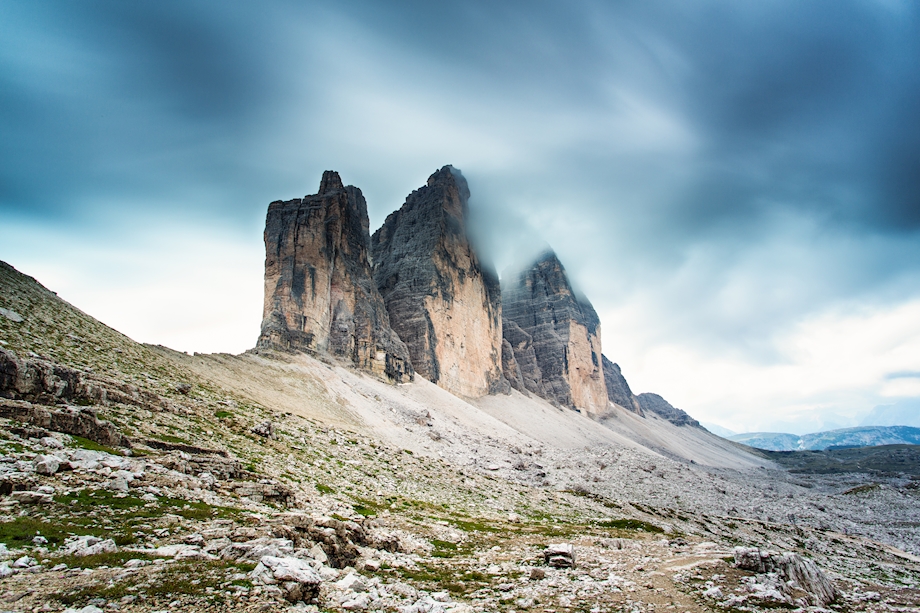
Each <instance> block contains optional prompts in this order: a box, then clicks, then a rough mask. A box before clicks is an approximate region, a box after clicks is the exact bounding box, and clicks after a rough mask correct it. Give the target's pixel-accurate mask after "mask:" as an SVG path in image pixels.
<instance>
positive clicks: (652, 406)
mask: <svg viewBox="0 0 920 613" xmlns="http://www.w3.org/2000/svg"><path fill="white" fill-rule="evenodd" d="M636 399H637V400H638V401H639V406H641V407H642V409H643V410H644V411H648V412H651V413H655V414H656V415H658V416H659V417H663V418H664V419H666V420H668V421H669V422H671V423H672V424H674V425H676V426H693V427H694V428H701V427H702V426H700V422H698V421H696V420H695V419H693V418H692V417H690V416H689V415H687V414H686V413H685V412H684V411H681V410H680V409H677V408H675V407H672V406H671V403H670V402H668V401H667V400H665V399H664V398H662V397H661V396H659V395H658V394H648V393H646V394H639V395H638V396H636Z"/></svg>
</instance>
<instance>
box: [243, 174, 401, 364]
mask: <svg viewBox="0 0 920 613" xmlns="http://www.w3.org/2000/svg"><path fill="white" fill-rule="evenodd" d="M368 228H369V223H368V217H367V204H366V202H365V200H364V196H363V195H362V194H361V190H359V189H358V188H356V187H354V186H351V185H349V186H348V187H345V186H344V185H342V180H341V179H340V178H339V175H338V173H335V172H332V171H326V172H324V173H323V179H322V182H321V183H320V188H319V192H318V193H317V194H315V195H312V196H306V197H304V198H297V199H294V200H288V201H284V202H282V201H276V202H272V203H271V204H270V205H269V206H268V215H267V217H266V221H265V302H264V305H263V311H262V332H261V334H260V336H259V341H258V347H260V348H274V349H282V350H288V351H305V352H309V353H319V354H330V355H333V356H336V357H339V358H344V359H347V360H350V361H351V362H352V363H353V364H354V365H355V366H357V367H358V368H361V369H364V370H367V371H370V372H373V373H376V374H378V375H383V376H386V377H388V378H389V379H391V380H394V381H408V380H411V379H412V367H411V364H410V360H409V351H408V349H407V348H406V346H405V345H404V344H403V343H402V341H401V340H400V339H399V337H398V336H397V334H396V333H395V332H394V331H393V329H392V328H391V327H390V319H389V316H388V314H387V310H386V306H385V304H384V302H383V298H382V297H381V296H380V293H379V292H378V291H377V286H376V284H375V283H374V280H373V276H372V274H371V265H370V261H369V258H368V242H369V239H370V236H369V230H368Z"/></svg>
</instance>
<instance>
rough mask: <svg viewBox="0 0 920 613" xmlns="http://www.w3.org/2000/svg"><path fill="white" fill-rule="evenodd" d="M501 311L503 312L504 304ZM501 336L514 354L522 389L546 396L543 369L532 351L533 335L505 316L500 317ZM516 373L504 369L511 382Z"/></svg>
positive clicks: (512, 383)
mask: <svg viewBox="0 0 920 613" xmlns="http://www.w3.org/2000/svg"><path fill="white" fill-rule="evenodd" d="M502 308H503V313H504V306H503V307H502ZM502 336H503V337H504V341H505V342H506V343H508V347H509V348H510V349H511V352H512V353H513V354H514V362H515V366H517V369H518V371H519V372H520V375H521V384H522V385H523V386H524V389H526V390H528V391H530V392H533V393H534V394H536V395H537V396H540V397H543V398H546V397H547V396H546V390H545V389H544V388H543V371H541V370H540V365H539V364H538V363H537V355H536V353H534V348H533V337H532V336H530V335H529V334H527V333H526V332H524V330H522V329H521V327H520V326H519V325H517V324H516V323H515V322H514V321H513V320H510V319H508V318H507V317H504V315H503V317H502ZM515 374H516V373H514V372H513V371H509V370H508V369H505V378H506V379H508V381H509V382H510V383H511V385H512V387H513V386H514V382H513V381H512V380H511V379H512V377H514V376H515Z"/></svg>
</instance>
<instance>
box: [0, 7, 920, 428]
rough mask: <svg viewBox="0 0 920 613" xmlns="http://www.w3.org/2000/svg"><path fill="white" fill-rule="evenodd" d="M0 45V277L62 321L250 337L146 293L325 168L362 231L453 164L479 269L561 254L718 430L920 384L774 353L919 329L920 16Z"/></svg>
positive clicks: (639, 369) (242, 313)
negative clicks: (543, 253) (466, 189)
mask: <svg viewBox="0 0 920 613" xmlns="http://www.w3.org/2000/svg"><path fill="white" fill-rule="evenodd" d="M0 41H2V42H0V129H2V130H3V134H4V139H2V140H0V160H2V162H3V163H2V164H0V216H2V217H3V221H4V223H3V229H2V230H0V236H2V237H3V238H4V240H3V243H2V247H0V257H2V258H4V259H7V260H9V261H11V263H13V264H14V265H17V266H20V267H21V268H26V272H31V273H32V274H37V271H38V270H41V271H42V273H43V274H47V275H49V276H48V279H44V278H43V279H42V280H43V281H46V282H48V283H49V284H51V283H52V279H54V280H55V281H58V280H60V281H61V282H66V280H67V279H79V280H80V286H81V287H84V288H85V290H83V291H81V292H80V293H79V296H80V298H79V301H78V306H81V307H83V308H84V309H86V310H88V311H90V312H92V313H94V314H97V315H103V314H105V316H104V317H103V319H104V320H106V321H107V322H108V323H112V324H117V326H120V327H121V328H122V329H123V330H124V331H126V332H128V333H129V334H132V331H135V330H136V332H134V334H136V335H137V337H138V338H142V339H143V340H151V341H157V340H158V339H162V340H158V342H166V343H174V344H175V345H176V346H177V347H179V348H183V349H185V348H188V349H196V350H199V351H206V350H213V349H221V350H229V349H232V350H237V351H239V350H242V349H244V348H246V346H248V344H251V341H246V342H244V340H243V339H244V338H252V336H253V335H254V334H255V333H256V332H257V330H258V318H259V312H258V309H257V307H253V304H258V300H259V299H260V291H261V286H260V284H259V283H257V282H256V283H254V286H253V287H251V288H249V287H247V288H245V289H244V288H237V287H235V286H234V285H233V284H231V283H230V281H231V279H230V278H229V277H228V278H224V279H223V280H222V281H220V283H226V284H227V285H220V286H218V285H219V284H218V279H220V278H221V277H220V275H218V276H217V277H216V278H215V279H214V280H213V283H214V284H212V285H209V287H210V291H212V292H214V293H216V294H220V295H223V296H227V297H229V296H231V295H238V296H240V300H239V306H238V311H237V312H236V314H235V315H232V316H230V315H228V317H229V319H227V322H228V323H227V324H226V327H225V328H224V332H220V331H219V330H218V328H217V327H215V328H214V332H213V333H209V335H205V336H200V335H199V336H196V335H195V334H194V333H193V332H189V330H188V329H187V328H184V327H183V325H181V324H180V321H181V320H182V316H181V315H179V313H181V312H182V311H183V310H184V311H186V312H188V317H189V318H190V320H195V318H196V317H200V315H195V314H194V313H191V311H194V310H196V309H199V308H201V309H204V308H205V307H199V306H197V305H198V304H199V300H198V299H196V301H195V302H194V303H192V301H185V303H181V302H180V301H176V302H170V301H169V300H165V301H164V300H163V298H162V296H166V295H177V296H178V295H182V294H183V293H185V294H187V295H190V296H191V295H195V296H199V294H197V293H195V292H196V291H197V290H194V288H193V285H194V283H195V281H194V279H195V278H196V277H198V278H200V277H202V276H205V275H208V274H209V273H208V271H209V270H210V271H213V270H214V267H215V266H220V263H221V262H226V263H227V265H228V266H230V265H232V267H234V268H241V269H242V268H245V269H246V270H249V268H248V267H247V266H245V265H244V264H243V263H242V262H241V261H240V260H239V259H238V258H235V257H234V256H233V255H232V254H233V253H246V254H249V253H256V252H259V251H260V250H261V236H260V233H261V224H262V221H263V219H264V214H265V207H266V205H267V203H268V202H270V201H271V200H274V199H277V198H291V197H297V196H302V195H304V194H305V193H308V192H312V191H314V190H315V189H316V184H317V182H318V180H319V177H320V176H321V173H322V171H323V170H325V169H330V168H334V169H336V170H338V171H340V172H341V173H342V176H343V178H344V179H345V181H346V182H348V183H353V184H355V185H357V186H359V187H361V188H362V190H363V191H364V193H365V195H366V196H367V198H368V204H369V212H370V215H371V224H372V226H376V225H379V224H380V223H381V222H382V220H383V219H384V218H385V216H386V215H387V214H388V213H389V212H390V211H392V210H394V209H396V208H397V207H398V206H400V204H401V203H402V201H403V199H404V198H405V196H406V195H407V194H408V193H409V192H410V191H411V190H413V189H415V188H416V187H418V186H420V185H422V184H423V182H424V180H425V178H426V177H427V176H428V174H429V173H430V172H431V171H433V170H434V169H436V168H439V167H440V166H442V165H444V164H446V163H451V164H454V165H455V166H457V167H459V168H461V169H462V170H463V172H464V174H465V175H466V176H467V178H468V179H469V181H470V185H471V188H472V191H473V196H472V200H471V207H472V218H473V225H474V231H475V234H476V237H477V241H478V243H479V244H481V245H482V248H483V250H484V251H485V252H486V253H487V255H488V257H489V258H490V259H492V260H494V261H495V263H496V265H497V267H498V268H499V269H502V268H503V267H504V266H505V265H508V264H511V263H513V262H515V261H517V260H519V259H521V258H522V257H526V256H527V255H528V254H529V253H531V252H533V251H536V250H537V249H538V246H539V245H542V244H543V241H546V242H548V243H550V244H551V245H552V246H553V247H554V248H555V249H556V250H557V252H558V253H559V254H560V256H561V258H562V260H563V261H564V262H565V264H566V268H567V269H568V270H569V271H570V272H571V274H572V275H573V277H574V281H575V282H576V284H577V286H578V287H579V288H580V289H581V290H582V291H584V292H585V293H586V294H587V295H588V296H589V297H590V298H591V300H592V302H593V303H594V304H595V306H596V307H597V310H598V312H599V313H600V315H601V317H602V321H603V330H604V346H605V347H606V348H607V349H606V353H607V354H608V355H609V356H610V357H611V358H612V359H614V360H616V361H618V362H619V363H620V364H621V366H622V367H623V369H624V373H625V374H626V375H627V377H629V378H630V381H631V383H632V382H633V381H635V384H634V387H637V388H638V389H641V390H649V391H658V392H661V393H663V394H664V395H665V396H666V397H667V398H668V399H669V400H671V401H672V402H673V403H674V404H675V405H677V406H680V407H682V408H685V409H687V410H690V411H691V412H692V413H693V414H694V415H695V416H696V417H698V418H702V419H708V420H709V421H714V420H716V421H717V420H718V419H723V421H725V423H726V425H730V427H732V428H733V429H735V430H743V429H745V426H744V423H737V422H736V421H732V423H731V424H729V423H728V422H727V421H726V420H729V419H730V418H729V417H728V416H729V415H730V414H732V413H731V411H730V410H729V408H728V407H736V408H735V409H733V410H738V411H742V414H743V415H747V414H748V413H745V411H747V410H748V409H747V408H744V407H758V408H757V409H756V411H759V412H761V413H762V412H763V408H764V407H767V406H768V405H769V407H772V408H774V409H776V414H777V415H779V414H780V413H782V411H786V413H783V414H784V415H788V416H790V417H788V420H791V421H790V423H792V422H795V420H799V421H798V422H795V423H818V422H819V421H820V419H823V418H822V417H821V416H832V415H843V416H844V417H843V418H842V419H849V417H846V416H847V415H855V414H856V413H858V412H859V411H861V410H862V411H868V410H869V409H871V407H872V406H874V405H876V404H882V403H883V401H884V402H888V400H887V399H891V398H894V399H895V401H897V398H906V399H909V398H912V397H914V396H918V395H920V391H918V390H914V389H913V388H912V387H910V385H912V384H911V383H910V382H911V381H913V379H911V378H910V377H903V378H900V379H899V378H897V377H895V378H889V379H885V377H886V376H888V375H890V374H891V373H892V372H900V371H898V370H897V369H898V368H899V369H901V371H905V372H906V371H913V370H915V369H916V365H915V364H908V363H903V364H902V363H898V364H895V363H890V364H889V362H888V360H887V357H886V356H885V354H884V352H881V353H879V352H873V351H869V352H868V353H866V354H865V355H866V356H867V357H866V359H865V360H862V359H860V360H857V361H858V362H859V363H860V364H863V367H862V368H863V370H864V371H865V372H867V373H870V372H871V373H872V375H871V376H872V377H873V379H872V381H868V380H863V379H859V380H860V381H862V383H861V384H860V385H861V387H859V388H858V389H856V388H852V386H849V384H847V382H846V381H844V380H840V381H837V383H834V381H835V380H834V379H833V378H831V379H828V378H826V377H825V375H824V374H823V371H822V370H821V366H820V363H819V362H820V361H819V360H818V359H817V358H814V357H807V356H806V357H803V356H802V355H799V354H796V353H795V352H794V351H793V349H794V348H795V347H796V346H797V343H799V342H805V341H804V340H803V339H808V338H812V335H813V334H818V333H817V332H815V330H818V329H819V328H820V327H821V326H822V325H824V324H820V323H819V322H822V321H825V320H824V319H822V318H827V317H836V315H833V314H835V313H836V314H840V313H851V314H853V313H856V314H857V315H852V317H850V316H847V317H850V318H849V319H846V318H845V319H846V322H847V323H846V324H844V323H839V322H838V324H839V325H838V328H835V329H836V330H838V332H839V333H840V334H843V335H846V336H851V335H853V334H855V333H856V331H858V330H861V329H867V330H875V329H876V327H875V326H876V323H874V322H876V321H877V320H878V318H879V317H881V318H883V319H884V318H885V317H888V316H889V315H890V316H891V317H892V318H893V319H892V321H897V322H899V323H898V325H901V326H908V327H909V326H910V325H911V322H912V320H911V317H913V316H914V315H913V313H914V311H913V310H911V308H912V307H910V305H913V304H914V301H916V300H917V299H918V290H917V289H916V288H917V287H920V285H918V281H920V240H918V238H920V174H918V173H917V172H916V169H917V168H918V167H920V116H918V115H920V111H918V107H917V105H916V100H917V99H920V69H918V68H917V67H918V66H920V8H918V7H917V5H916V3H913V2H897V1H894V2H884V3H882V2H858V1H855V0H853V1H839V0H835V1H830V0H827V1H824V0H820V1H819V0H813V1H810V2H798V1H796V2H793V1H791V0H769V1H767V2H762V3H757V4H756V5H755V4H747V5H739V4H738V3H733V2H716V1H704V2H700V3H695V4H693V5H688V4H686V3H683V2H676V1H673V2H672V1H662V2H654V3H652V2H638V1H637V2H629V1H627V2H621V3H615V4H610V3H605V2H595V1H591V0H580V1H576V2H568V3H564V4H563V3H558V2H542V1H537V2H526V3H524V2H508V3H502V4H501V5H500V6H496V5H495V4H494V3H485V2H478V1H473V2H464V3H450V4H439V5H431V4H430V3H425V4H422V3H418V2H408V1H407V2H397V3H386V4H381V3H373V2H362V1H346V2H339V3H323V2H314V3H300V2H284V1H276V2H270V3H258V4H255V3H244V2H230V3H216V2H198V3H194V4H188V3H180V2H159V3H154V4H127V5H126V4H124V3H116V2H98V1H97V2H84V3H80V4H74V3H69V2H57V3H56V2H49V3H41V4H15V3H6V4H3V5H0ZM152 220H156V221H155V223H154V222H152ZM43 234H45V235H48V236H53V237H54V242H52V243H50V244H49V242H48V241H47V240H46V241H42V239H41V236H42V235H43ZM68 235H80V236H83V237H86V238H89V239H90V240H91V241H92V242H93V243H94V245H81V242H80V241H77V240H67V237H68ZM18 236H30V237H33V238H34V241H25V240H14V239H15V238H16V237H18ZM115 236H117V237H119V238H126V237H127V238H126V239H125V240H114V239H113V238H112V237H115ZM176 236H182V237H185V238H184V239H182V240H174V237H176ZM193 237H198V239H197V240H198V241H199V242H200V245H210V247H209V248H208V249H202V248H199V246H196V240H195V239H194V238H193ZM234 244H237V245H238V246H239V247H238V249H235V248H234V247H233V246H232V245H234ZM99 245H103V246H104V249H103V251H104V252H105V253H107V254H108V255H107V256H106V257H111V258H113V259H117V260H120V261H123V262H124V263H125V264H124V266H122V267H120V268H119V269H116V270H111V269H108V268H105V267H100V259H99V257H98V252H99V251H98V250H99V248H100V247H99ZM535 246H536V247H535ZM213 253H221V254H224V256H221V257H216V258H215V257H213V256H211V255H209V254H213ZM64 259H66V261H67V265H66V266H65V265H64V264H59V265H58V266H60V268H59V269H58V270H65V269H66V270H67V271H68V272H67V274H66V275H65V274H63V273H58V274H55V272H54V271H55V265H53V264H52V262H54V261H63V260H64ZM176 262H183V263H184V265H183V267H179V266H177V265H176ZM260 263H261V257H259V258H258V260H257V261H256V263H255V266H256V267H258V265H260ZM30 265H31V266H32V267H33V270H29V269H28V268H29V266H30ZM180 269H181V270H180ZM157 270H160V271H161V272H160V273H159V274H158V273H157ZM162 271H169V272H168V274H167V273H165V272H162ZM250 272H251V271H250ZM147 276H152V277H156V278H157V279H158V281H157V282H156V283H152V284H151V285H150V286H149V287H148V288H147V289H146V290H145V289H144V288H143V287H134V286H132V285H131V284H132V283H135V282H136V280H137V279H139V278H144V277H147ZM249 276H252V275H251V274H249V273H247V276H246V278H249ZM142 285H143V284H142ZM167 285H171V287H172V289H168V288H167ZM72 286H73V287H76V285H75V284H72ZM93 287H108V288H110V291H111V292H114V294H109V296H114V295H118V296H120V297H119V298H117V299H112V300H108V301H107V300H106V299H102V298H99V297H98V296H102V295H103V294H105V292H104V291H102V290H99V293H98V294H97V298H93V295H94V294H93V290H92V288H93ZM127 287H134V289H132V290H130V291H128V290H127V289H118V288H127ZM68 291H69V290H68ZM73 295H74V296H77V295H78V294H76V293H75V294H73ZM158 296H159V298H158ZM200 298H201V299H200V303H201V304H204V303H206V302H207V300H206V299H205V297H204V296H200ZM84 300H85V301H86V302H82V301H84ZM157 300H159V301H160V302H161V305H162V309H163V310H168V311H172V310H175V312H176V314H175V315H174V316H172V317H166V318H165V319H164V320H163V323H162V324H161V325H160V324H158V326H154V327H150V326H148V323H149V322H150V321H151V320H152V319H153V318H155V317H154V316H153V315H151V314H150V313H147V314H146V315H144V316H143V317H139V318H137V319H136V320H135V321H133V322H132V321H131V320H130V318H123V317H121V316H120V315H119V314H118V313H130V312H132V311H133V312H136V313H139V314H140V313H142V312H143V311H142V310H140V309H131V308H129V307H128V306H125V307H123V308H121V307H120V311H118V312H116V310H115V309H111V310H96V307H97V305H98V306H99V307H100V308H102V307H104V306H105V305H106V304H107V303H114V304H119V305H121V304H124V305H137V304H142V303H150V302H151V301H157ZM230 302H231V303H232V302H233V300H230ZM903 309H906V310H903ZM250 311H255V312H250ZM859 313H861V315H859ZM886 313H887V314H888V315H885V314H886ZM905 313H907V315H905ZM840 317H843V315H840ZM169 321H171V322H173V323H172V324H170V323H168V322H169ZM199 321H200V320H199ZM231 321H232V322H234V323H230V322H231ZM246 322H248V323H246ZM201 325H204V324H201ZM828 325H829V324H828ZM170 326H174V328H170ZM802 326H805V327H804V328H803V327H802ZM809 326H812V327H809ZM240 328H251V334H248V336H247V335H246V334H242V333H241V332H240V331H239V329H240ZM822 329H823V328H822ZM809 330H811V331H809ZM206 337H207V339H206ZM819 337H820V335H819ZM220 338H222V339H224V340H217V339H220ZM820 338H823V339H824V341H826V342H827V343H832V341H833V338H832V337H820ZM841 338H843V337H841ZM226 339H234V340H233V341H232V342H227V340H226ZM197 343H201V344H200V345H198V346H196V344H197ZM815 351H817V350H815ZM848 351H849V350H848V349H847V348H846V343H842V349H840V351H839V352H838V353H841V354H845V355H850V354H849V352H848ZM809 355H812V354H809ZM814 355H818V354H817V353H814ZM796 356H797V357H796ZM854 359H855V357H854ZM876 364H886V365H887V367H890V368H892V369H895V370H890V371H885V372H882V370H879V369H878V368H876V367H875V366H874V365H876ZM730 380H734V381H745V387H744V388H743V389H742V388H739V389H734V387H733V386H732V384H731V383H730ZM809 380H813V381H816V382H821V383H820V385H818V387H817V388H815V390H812V391H808V392H807V393H806V392H805V391H803V390H804V389H806V388H808V389H810V388H809V387H808V386H807V385H805V383H806V382H807V381H809ZM694 381H696V383H694ZM778 381H781V382H782V385H781V386H780V387H782V389H776V388H777V386H778V385H779V384H778V383H777V382H778ZM704 382H705V384H704ZM803 386H804V387H803ZM835 386H836V387H835ZM702 388H704V391H701V389H702ZM744 390H747V392H745V391H744ZM835 390H836V391H835ZM895 392H897V394H900V396H898V395H897V394H895ZM745 394H746V395H745ZM892 394H894V395H892ZM765 399H768V400H769V402H768V401H767V400H765ZM765 403H766V404H765ZM737 407H742V408H741V409H738V408H737ZM782 407H792V408H789V409H788V411H787V410H786V409H782ZM780 409H782V411H781V410H780ZM750 410H751V411H754V409H753V408H751V409H750ZM752 414H753V413H752ZM809 415H811V416H813V417H814V419H812V418H811V417H808V416H809ZM792 416H795V417H792ZM731 419H733V418H731ZM752 419H753V418H752ZM783 419H787V418H786V417H783ZM828 419H830V417H828ZM835 419H836V418H835ZM854 419H855V418H854ZM809 420H811V421H809ZM742 421H743V420H742Z"/></svg>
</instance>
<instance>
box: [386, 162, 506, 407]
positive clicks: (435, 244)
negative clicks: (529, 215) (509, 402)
mask: <svg viewBox="0 0 920 613" xmlns="http://www.w3.org/2000/svg"><path fill="white" fill-rule="evenodd" d="M469 196H470V192H469V187H468V186H467V183H466V179H464V178H463V175H462V174H461V173H460V171H459V170H457V169H455V168H453V167H452V166H444V167H442V168H441V169H440V170H438V171H436V172H435V173H433V174H432V175H431V176H430V177H429V178H428V182H427V185H426V186H424V187H421V188H419V189H417V190H415V191H413V192H412V193H411V194H409V196H408V198H406V202H405V204H403V206H402V207H401V208H400V209H399V210H398V211H395V212H394V213H391V214H390V216H389V217H387V219H386V221H385V222H384V224H383V226H382V227H381V228H380V229H378V230H377V231H376V232H375V233H374V235H373V237H372V238H371V253H372V260H373V262H374V279H375V281H376V283H377V287H378V289H379V290H380V293H381V295H382V296H383V299H384V301H385V302H386V306H387V310H388V312H389V315H390V321H391V322H392V324H393V329H394V330H396V332H397V333H398V334H399V336H400V338H401V339H402V340H403V341H405V343H406V345H407V347H408V348H409V354H410V355H411V359H412V365H413V366H414V368H415V370H416V372H418V373H419V374H421V375H422V376H424V377H425V378H427V379H428V380H430V381H432V382H434V383H437V384H438V385H439V386H440V387H442V388H444V389H446V390H448V391H451V392H453V393H455V394H459V395H461V396H467V397H479V396H483V395H485V394H489V393H493V392H496V391H500V390H503V389H505V387H506V386H507V382H506V381H505V379H504V377H503V376H502V368H501V351H502V337H501V291H500V288H499V284H498V277H497V275H496V274H495V272H494V271H493V270H491V269H490V268H489V267H487V266H484V265H483V264H482V263H481V262H480V260H479V258H478V256H477V255H476V252H475V250H474V249H473V247H472V246H471V244H470V240H469V237H468V235H467V231H466V214H467V200H468V199H469Z"/></svg>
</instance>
